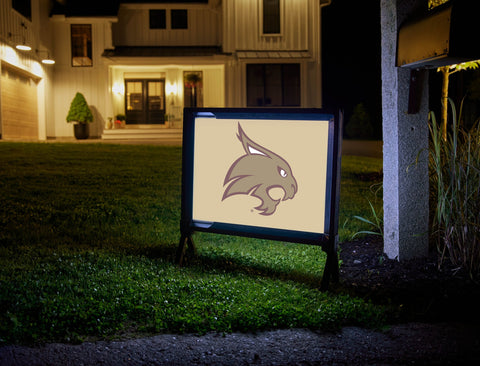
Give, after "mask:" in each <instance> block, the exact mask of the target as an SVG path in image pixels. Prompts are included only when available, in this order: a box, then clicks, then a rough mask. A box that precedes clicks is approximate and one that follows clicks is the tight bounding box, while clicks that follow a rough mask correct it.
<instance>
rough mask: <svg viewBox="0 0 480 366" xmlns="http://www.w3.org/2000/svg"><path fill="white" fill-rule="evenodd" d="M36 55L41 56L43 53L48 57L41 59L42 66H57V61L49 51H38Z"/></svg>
mask: <svg viewBox="0 0 480 366" xmlns="http://www.w3.org/2000/svg"><path fill="white" fill-rule="evenodd" d="M36 53H37V55H39V56H40V54H41V53H44V54H46V55H47V56H46V57H41V56H40V58H41V61H42V64H45V65H53V64H55V60H54V59H53V58H51V57H50V52H48V51H43V50H36Z"/></svg>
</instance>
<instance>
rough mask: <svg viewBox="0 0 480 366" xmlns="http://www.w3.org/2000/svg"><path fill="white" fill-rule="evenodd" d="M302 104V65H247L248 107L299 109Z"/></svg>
mask: <svg viewBox="0 0 480 366" xmlns="http://www.w3.org/2000/svg"><path fill="white" fill-rule="evenodd" d="M300 102H301V99H300V64H249V65H247V106H248V107H260V106H264V107H280V106H285V107H286V106H289V107H295V106H296V107H298V106H300Z"/></svg>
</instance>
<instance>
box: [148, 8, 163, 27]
mask: <svg viewBox="0 0 480 366" xmlns="http://www.w3.org/2000/svg"><path fill="white" fill-rule="evenodd" d="M166 28H167V15H166V11H165V9H151V10H150V29H166Z"/></svg>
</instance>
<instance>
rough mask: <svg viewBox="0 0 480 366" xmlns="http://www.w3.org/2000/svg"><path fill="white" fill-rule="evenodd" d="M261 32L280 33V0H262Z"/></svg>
mask: <svg viewBox="0 0 480 366" xmlns="http://www.w3.org/2000/svg"><path fill="white" fill-rule="evenodd" d="M262 10H263V33H264V34H279V33H280V0H263V9H262Z"/></svg>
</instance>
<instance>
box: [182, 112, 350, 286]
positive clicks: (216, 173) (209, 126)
mask: <svg viewBox="0 0 480 366" xmlns="http://www.w3.org/2000/svg"><path fill="white" fill-rule="evenodd" d="M341 122H342V121H341V118H340V116H339V115H338V114H337V115H335V114H334V113H328V112H326V111H324V110H321V109H250V108H243V109H230V108H222V109H220V108H186V109H185V111H184V126H183V162H182V218H181V225H180V226H181V240H180V245H179V249H178V258H177V259H178V261H179V263H182V261H183V257H184V254H185V249H186V247H190V248H191V249H192V250H193V251H194V249H195V248H194V246H193V242H192V239H191V235H192V234H193V232H195V231H206V232H213V233H220V234H229V235H241V236H249V237H256V238H264V239H272V240H280V241H289V242H298V243H305V244H312V245H320V246H322V248H323V249H324V250H325V251H326V252H327V267H326V268H325V273H324V276H323V280H322V286H323V287H326V286H328V281H329V277H330V276H334V277H335V279H337V278H338V259H337V253H336V249H337V248H336V244H337V243H336V241H337V227H338V201H339V169H340V154H339V148H340V141H341V140H340V133H339V131H340V129H341Z"/></svg>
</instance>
